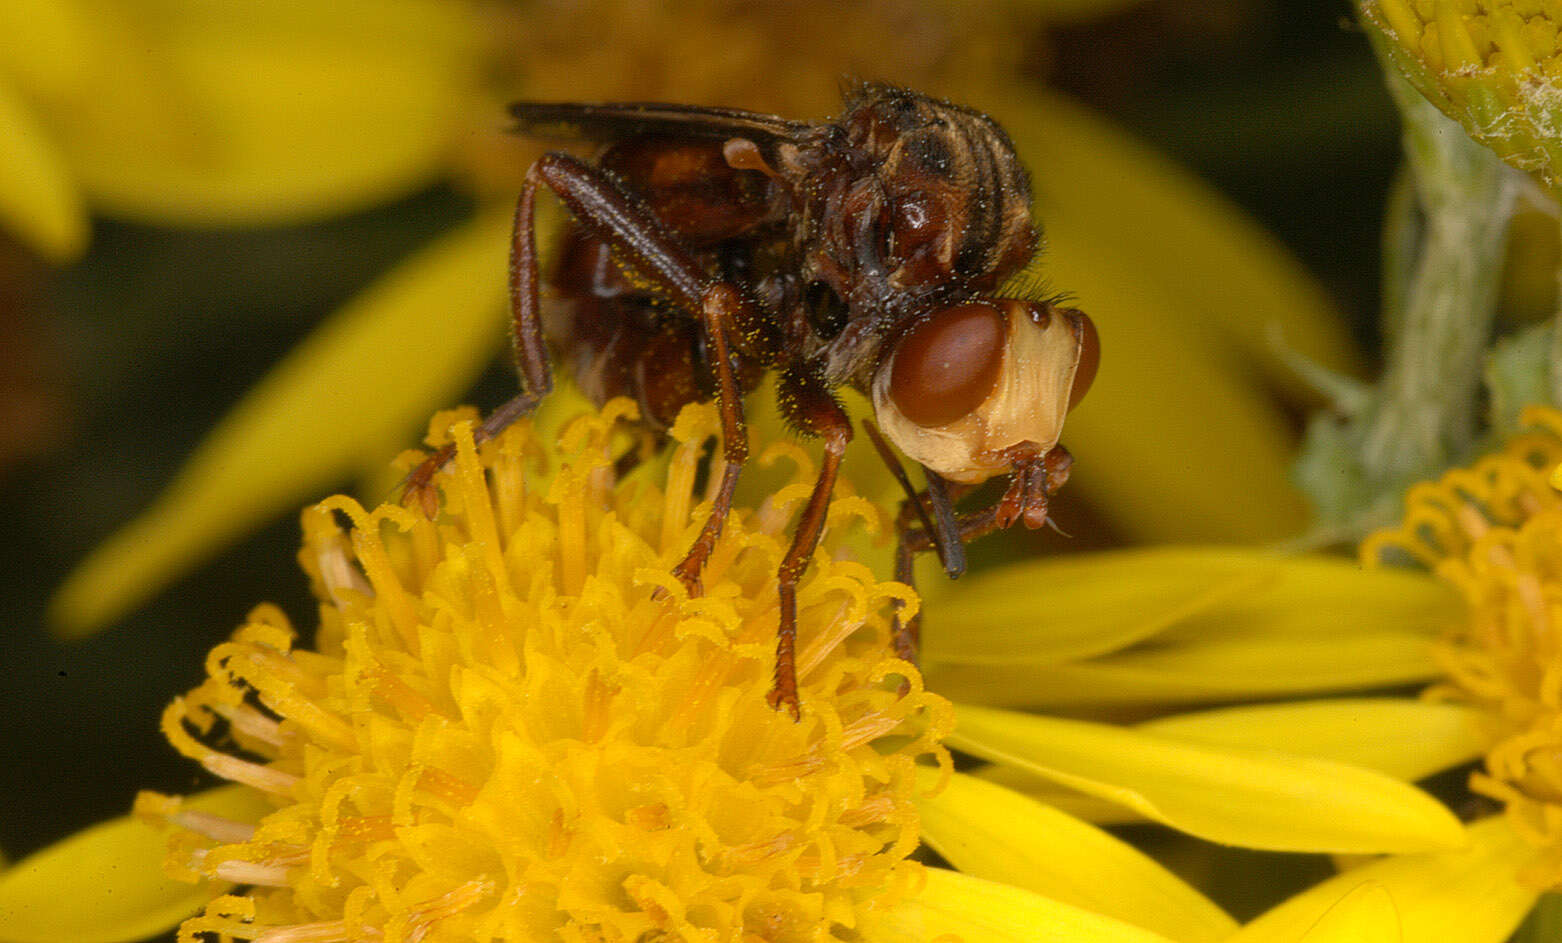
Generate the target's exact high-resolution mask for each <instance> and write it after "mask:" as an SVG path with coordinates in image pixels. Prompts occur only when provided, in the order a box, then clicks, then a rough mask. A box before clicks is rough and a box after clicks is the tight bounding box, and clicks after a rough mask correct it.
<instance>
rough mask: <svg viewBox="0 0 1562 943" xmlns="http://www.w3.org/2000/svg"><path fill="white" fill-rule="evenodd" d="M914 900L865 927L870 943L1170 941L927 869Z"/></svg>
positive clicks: (1032, 895)
mask: <svg viewBox="0 0 1562 943" xmlns="http://www.w3.org/2000/svg"><path fill="white" fill-rule="evenodd" d="M926 873H927V884H926V886H925V887H923V889H922V892H921V893H920V894H918V895H917V896H916V897H914V898H912V899H911V900H909V901H906V902H905V903H902V904H900V905H898V906H897V907H895V908H894V909H893V910H891V911H890V912H889V913H886V914H884V915H883V916H882V917H880V918H879V919H877V920H875V921H874V922H873V923H871V924H869V925H865V926H863V927H862V928H861V931H862V937H863V939H864V940H866V941H868V943H947V941H948V940H949V936H947V935H948V934H953V935H954V936H955V937H957V938H959V939H962V940H965V941H967V943H1166V937H1163V936H1160V935H1158V934H1155V933H1151V932H1150V931H1148V930H1143V929H1140V928H1139V927H1135V926H1133V925H1131V924H1127V923H1121V922H1119V921H1116V920H1113V919H1111V918H1110V917H1103V916H1101V915H1099V914H1094V913H1091V912H1090V911H1088V910H1080V909H1078V908H1076V907H1070V906H1069V905H1068V904H1062V903H1058V902H1057V901H1054V900H1049V899H1047V898H1045V897H1042V896H1041V895H1039V894H1035V893H1032V892H1030V891H1027V890H1023V889H1021V888H1018V887H1010V886H1009V885H1007V884H997V883H994V882H992V881H984V880H982V879H981V878H976V877H971V876H969V875H965V874H959V873H957V872H954V871H945V870H943V869H942V868H928V869H927V872H926Z"/></svg>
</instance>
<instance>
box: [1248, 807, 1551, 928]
mask: <svg viewBox="0 0 1562 943" xmlns="http://www.w3.org/2000/svg"><path fill="white" fill-rule="evenodd" d="M1467 834H1468V835H1469V837H1470V842H1469V845H1468V846H1467V847H1465V848H1462V849H1460V850H1458V851H1450V852H1441V853H1437V854H1425V855H1403V856H1397V857H1392V858H1385V859H1383V860H1381V861H1376V862H1373V863H1372V864H1368V865H1365V866H1363V867H1360V868H1356V869H1353V870H1351V871H1347V872H1345V873H1344V874H1341V875H1339V876H1337V877H1334V878H1331V879H1329V880H1327V881H1325V882H1323V883H1322V884H1319V885H1318V886H1317V887H1314V888H1311V889H1310V890H1307V891H1304V892H1303V893H1301V894H1298V895H1297V896H1295V897H1293V898H1291V899H1290V900H1288V901H1286V902H1285V903H1283V904H1281V905H1280V906H1278V907H1276V908H1274V909H1273V910H1271V911H1269V912H1268V913H1266V914H1264V915H1263V916H1261V917H1259V918H1258V919H1257V920H1254V921H1253V922H1252V923H1250V924H1248V925H1247V926H1245V927H1243V928H1242V930H1241V931H1239V932H1238V933H1237V934H1236V935H1235V936H1233V937H1232V938H1231V943H1282V941H1284V943H1290V941H1294V940H1298V939H1307V940H1309V943H1311V938H1310V937H1305V936H1304V935H1305V934H1306V933H1307V932H1308V930H1309V929H1310V928H1312V927H1313V926H1315V925H1316V924H1317V923H1318V922H1319V921H1320V919H1321V917H1322V915H1323V914H1325V913H1326V912H1327V911H1328V910H1329V908H1331V907H1333V906H1334V905H1335V904H1336V902H1338V901H1341V900H1342V899H1343V898H1345V897H1347V896H1348V895H1350V894H1352V893H1356V892H1357V889H1358V888H1361V887H1371V886H1376V887H1381V888H1383V889H1384V890H1386V891H1387V892H1388V894H1389V896H1390V897H1392V898H1393V906H1394V909H1395V910H1396V911H1397V912H1398V915H1399V921H1400V926H1401V932H1402V936H1401V939H1402V940H1403V941H1404V943H1499V941H1501V940H1505V939H1507V937H1508V934H1510V933H1512V932H1513V928H1514V927H1516V926H1518V924H1519V921H1520V920H1522V919H1523V918H1524V914H1525V912H1526V911H1528V910H1529V909H1530V907H1532V906H1534V904H1535V900H1536V898H1537V897H1538V896H1539V892H1538V891H1535V890H1532V889H1529V888H1526V887H1524V886H1523V885H1522V884H1520V882H1519V880H1518V878H1517V873H1518V871H1519V870H1520V869H1521V868H1523V867H1524V866H1525V863H1526V862H1528V861H1529V860H1531V859H1532V858H1533V857H1534V856H1535V853H1534V851H1533V850H1532V849H1531V848H1529V847H1528V846H1526V845H1525V844H1524V842H1523V841H1522V840H1521V839H1520V838H1519V837H1518V836H1517V835H1515V834H1514V833H1513V830H1512V829H1511V828H1509V827H1508V824H1507V823H1506V822H1505V821H1503V820H1501V819H1488V820H1486V821H1482V822H1478V823H1476V824H1474V825H1471V826H1470V827H1469V829H1468V830H1467ZM1356 919H1360V920H1363V921H1365V923H1364V924H1363V925H1364V926H1366V925H1380V924H1381V919H1382V918H1381V917H1380V916H1378V915H1376V914H1375V913H1373V912H1372V909H1371V908H1368V907H1362V908H1360V911H1359V912H1358V915H1357V917H1356ZM1335 939H1359V940H1363V941H1365V940H1369V939H1373V940H1375V939H1379V938H1371V937H1367V936H1364V935H1360V936H1356V937H1349V936H1337V937H1335ZM1390 939H1392V937H1391V938H1390Z"/></svg>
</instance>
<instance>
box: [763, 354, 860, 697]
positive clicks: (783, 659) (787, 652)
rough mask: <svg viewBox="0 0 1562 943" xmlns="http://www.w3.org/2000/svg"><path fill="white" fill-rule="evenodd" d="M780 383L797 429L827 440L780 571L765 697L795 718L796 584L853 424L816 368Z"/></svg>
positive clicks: (812, 545) (795, 373) (787, 376)
mask: <svg viewBox="0 0 1562 943" xmlns="http://www.w3.org/2000/svg"><path fill="white" fill-rule="evenodd" d="M780 384H781V402H782V404H783V406H784V408H785V410H786V418H787V419H788V420H789V421H790V422H791V423H792V425H793V426H795V427H796V428H797V429H798V431H800V432H803V433H805V434H807V435H813V436H820V437H822V438H823V439H824V460H823V461H821V462H820V463H819V477H818V478H816V479H815V480H814V490H813V492H812V493H811V494H810V495H809V496H808V505H807V506H806V507H804V508H803V514H802V517H801V518H799V519H798V522H797V531H796V532H795V533H794V534H793V535H792V545H791V547H789V548H788V549H787V552H786V556H785V557H783V558H782V559H781V566H780V568H779V570H778V571H777V572H776V589H777V596H778V601H779V608H780V615H779V618H778V621H777V624H776V676H775V685H774V686H773V687H772V688H771V689H770V693H769V694H768V695H767V696H766V698H765V700H766V701H768V702H769V703H770V706H771V707H774V708H777V709H780V708H783V707H784V708H785V709H786V712H787V713H788V714H791V715H792V719H793V720H798V719H800V718H801V717H802V709H801V707H800V706H799V704H798V700H797V583H798V580H800V579H801V578H802V575H803V572H804V571H805V570H806V569H807V568H808V561H809V560H811V559H812V558H813V555H814V550H815V549H816V548H817V547H818V546H819V537H820V535H822V534H823V533H824V522H825V518H826V517H827V516H828V515H829V511H830V493H831V492H832V491H834V489H835V478H836V475H837V473H838V472H839V471H840V467H841V458H842V457H843V456H845V454H846V445H847V443H849V442H851V438H852V426H851V420H850V419H849V418H848V417H847V415H846V410H844V409H842V408H841V404H840V403H839V402H837V401H836V399H835V397H834V396H832V395H831V394H830V391H829V389H828V388H826V387H825V385H824V381H823V380H822V379H821V378H820V376H819V375H818V373H817V372H815V371H813V370H810V369H807V368H798V369H792V370H788V371H786V372H785V373H783V374H782V375H781V380H780Z"/></svg>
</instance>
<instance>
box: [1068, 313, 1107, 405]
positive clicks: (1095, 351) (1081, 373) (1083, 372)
mask: <svg viewBox="0 0 1562 943" xmlns="http://www.w3.org/2000/svg"><path fill="white" fill-rule="evenodd" d="M1067 314H1068V315H1069V319H1070V320H1071V321H1073V322H1074V327H1075V329H1077V330H1078V331H1079V366H1078V367H1077V368H1076V369H1075V370H1074V385H1073V386H1071V387H1069V390H1068V408H1069V409H1073V408H1074V407H1075V406H1078V405H1079V401H1080V400H1082V399H1084V398H1085V394H1086V393H1088V392H1090V384H1091V383H1093V382H1095V379H1096V368H1097V367H1099V366H1100V365H1101V335H1099V334H1097V333H1096V323H1095V322H1094V321H1092V320H1090V316H1089V315H1087V314H1085V312H1083V311H1069V312H1067Z"/></svg>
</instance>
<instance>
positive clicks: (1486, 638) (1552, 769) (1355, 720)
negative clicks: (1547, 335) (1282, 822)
mask: <svg viewBox="0 0 1562 943" xmlns="http://www.w3.org/2000/svg"><path fill="white" fill-rule="evenodd" d="M1523 422H1524V423H1525V425H1526V426H1527V427H1528V428H1529V431H1527V432H1524V433H1522V434H1520V435H1517V436H1515V437H1513V438H1512V439H1511V440H1510V441H1509V442H1507V443H1506V445H1505V446H1504V447H1503V448H1502V449H1501V450H1500V451H1498V452H1496V453H1494V454H1491V455H1488V456H1486V457H1484V458H1482V459H1480V460H1479V461H1477V462H1476V463H1474V464H1473V465H1471V466H1469V467H1466V468H1458V469H1455V470H1453V471H1450V472H1448V473H1447V474H1446V475H1444V476H1443V477H1442V478H1441V479H1440V480H1438V481H1436V482H1427V483H1423V484H1420V485H1417V486H1416V487H1414V488H1412V489H1411V490H1410V492H1409V494H1408V495H1407V497H1406V512H1405V516H1404V520H1403V522H1402V523H1401V524H1400V525H1399V526H1397V527H1395V528H1393V529H1391V530H1385V531H1381V532H1379V533H1377V534H1374V535H1373V536H1371V537H1370V538H1368V539H1367V540H1366V541H1364V542H1363V544H1362V547H1361V557H1362V560H1363V562H1364V563H1365V564H1366V565H1367V566H1368V567H1370V568H1371V570H1370V572H1374V573H1379V574H1384V573H1387V572H1389V571H1390V570H1389V568H1388V567H1386V566H1385V565H1386V564H1387V565H1392V564H1400V565H1403V564H1406V563H1413V564H1416V565H1419V566H1423V567H1425V568H1427V569H1429V570H1431V571H1432V572H1433V573H1434V574H1435V575H1436V578H1437V579H1438V580H1439V581H1440V582H1442V583H1443V584H1445V585H1446V586H1448V587H1450V588H1452V589H1453V590H1455V591H1456V592H1457V594H1458V596H1459V597H1460V598H1462V601H1463V605H1462V606H1458V605H1457V604H1455V605H1454V606H1452V607H1451V612H1450V618H1448V619H1447V620H1446V622H1447V625H1446V628H1445V630H1444V632H1442V633H1441V634H1440V637H1439V638H1438V639H1437V641H1436V642H1435V645H1434V646H1433V647H1432V649H1431V655H1432V656H1433V657H1434V658H1435V660H1436V665H1437V668H1438V674H1439V675H1441V680H1440V681H1438V683H1436V684H1434V685H1432V686H1431V687H1430V688H1428V689H1427V691H1426V694H1425V696H1424V697H1423V698H1421V699H1420V700H1419V701H1401V702H1398V704H1397V706H1396V707H1395V708H1394V711H1397V712H1398V713H1399V715H1400V716H1399V718H1398V720H1397V721H1396V720H1395V718H1394V717H1393V716H1392V714H1391V713H1390V712H1387V711H1382V710H1381V708H1380V709H1378V710H1374V711H1371V712H1368V711H1363V710H1359V709H1355V708H1353V707H1352V706H1351V705H1350V704H1349V702H1346V701H1340V702H1335V703H1334V706H1335V708H1336V709H1338V710H1341V711H1342V712H1344V713H1345V715H1346V716H1349V717H1350V721H1351V733H1352V736H1353V737H1354V738H1355V740H1356V741H1357V745H1355V746H1353V747H1352V748H1351V753H1352V754H1354V761H1355V762H1357V763H1362V764H1364V765H1376V766H1379V767H1380V768H1383V767H1385V766H1387V765H1389V764H1388V763H1385V761H1386V760H1388V758H1389V755H1390V754H1391V753H1393V752H1402V753H1403V754H1404V755H1403V756H1402V757H1401V758H1400V759H1399V760H1394V761H1391V762H1392V763H1393V765H1395V766H1397V767H1398V769H1397V772H1396V775H1398V776H1401V777H1403V778H1406V779H1414V778H1419V777H1421V776H1425V775H1427V774H1429V773H1432V772H1435V771H1438V770H1441V769H1449V768H1455V767H1457V766H1459V765H1462V764H1464V763H1468V762H1470V761H1472V760H1479V761H1480V763H1481V768H1480V769H1479V770H1478V771H1477V772H1475V773H1473V774H1471V776H1470V777H1469V788H1470V790H1471V792H1473V793H1474V794H1475V796H1476V798H1475V799H1474V801H1473V802H1471V803H1469V805H1470V807H1471V808H1472V809H1483V808H1489V809H1494V808H1495V807H1498V806H1500V808H1501V814H1486V815H1484V816H1482V817H1480V818H1478V819H1477V820H1476V821H1475V822H1473V823H1472V824H1471V825H1470V826H1469V827H1468V828H1467V829H1466V834H1467V836H1468V841H1467V843H1466V844H1465V846H1464V847H1463V848H1459V849H1455V850H1449V851H1434V852H1427V853H1421V854H1401V855H1393V856H1389V857H1385V858H1382V859H1379V860H1376V861H1372V862H1369V863H1365V864H1361V865H1359V866H1356V867H1346V868H1345V869H1344V870H1343V871H1342V872H1341V873H1340V874H1339V875H1337V876H1336V877H1334V878H1332V879H1330V880H1327V881H1325V882H1323V883H1321V884H1319V885H1317V886H1315V887H1313V888H1310V889H1308V890H1307V891H1304V892H1303V893H1300V894H1298V895H1296V896H1294V897H1292V898H1291V899H1289V900H1286V901H1284V902H1282V903H1280V904H1278V905H1277V906H1275V907H1274V908H1273V909H1271V910H1269V911H1268V912H1267V913H1265V914H1263V915H1262V916H1261V917H1259V918H1258V919H1256V920H1254V921H1253V922H1252V923H1250V924H1248V925H1247V926H1245V927H1244V928H1243V930H1242V932H1241V933H1239V934H1237V935H1236V936H1234V937H1233V938H1232V939H1233V940H1234V941H1238V943H1280V941H1299V940H1306V941H1312V943H1321V941H1325V940H1379V939H1388V940H1403V941H1405V943H1415V941H1426V943H1432V941H1453V943H1482V941H1497V940H1504V939H1507V938H1508V937H1509V935H1510V934H1511V933H1512V932H1513V930H1514V928H1515V927H1517V926H1518V925H1519V923H1520V921H1521V920H1523V919H1524V917H1525V915H1526V913H1528V912H1530V911H1531V910H1532V909H1533V908H1535V906H1536V903H1537V901H1538V900H1542V899H1543V898H1542V896H1541V895H1542V894H1543V893H1546V892H1555V891H1557V890H1558V889H1562V789H1559V778H1558V767H1557V757H1558V755H1559V745H1562V744H1559V738H1562V733H1559V731H1562V684H1559V680H1562V659H1559V657H1558V656H1559V652H1558V648H1557V643H1556V639H1555V632H1554V630H1553V629H1554V626H1555V624H1556V620H1557V618H1558V616H1559V614H1562V609H1559V606H1562V602H1559V600H1562V495H1559V494H1558V492H1557V490H1556V487H1555V485H1557V484H1562V472H1559V471H1558V468H1559V465H1562V413H1559V412H1558V411H1556V410H1554V409H1551V408H1538V407H1537V408H1531V409H1529V410H1527V411H1526V412H1525V414H1524V417H1523ZM1403 615H1404V614H1403V613H1399V614H1395V613H1392V612H1390V611H1389V610H1387V609H1386V608H1382V607H1378V611H1376V612H1374V611H1373V607H1368V606H1364V607H1362V610H1361V612H1360V617H1361V619H1362V620H1363V625H1364V626H1365V627H1367V628H1369V629H1370V628H1372V627H1374V625H1381V624H1383V623H1391V622H1393V621H1396V620H1398V619H1402V617H1403ZM1321 703H1327V702H1321ZM1286 709H1288V708H1285V707H1280V708H1268V709H1267V710H1269V711H1274V710H1286ZM1259 710H1260V709H1256V708H1234V709H1230V710H1228V711H1224V712H1219V713H1223V714H1224V715H1225V718H1224V719H1225V720H1226V721H1227V724H1228V727H1227V732H1228V733H1235V734H1237V735H1238V736H1241V737H1243V738H1245V739H1248V740H1250V741H1256V740H1258V739H1259V738H1267V739H1268V740H1269V742H1271V743H1274V744H1287V745H1288V748H1291V749H1298V750H1299V751H1300V752H1305V753H1310V754H1313V755H1319V754H1328V753H1331V752H1332V753H1335V754H1336V755H1341V754H1342V753H1343V751H1340V750H1338V749H1337V748H1333V747H1328V746H1325V745H1322V744H1320V743H1318V742H1316V741H1312V740H1310V737H1311V736H1313V735H1312V734H1308V733H1303V732H1300V731H1295V730H1291V729H1288V728H1285V727H1282V726H1276V725H1273V724H1272V723H1271V724H1269V725H1268V729H1267V730H1262V731H1261V730H1259V729H1257V721H1258V720H1259V716H1258V715H1259ZM1309 712H1310V713H1314V714H1316V713H1317V712H1318V711H1317V709H1316V708H1313V709H1310V711H1309ZM1439 715H1441V717H1442V718H1443V720H1442V722H1441V725H1440V728H1441V729H1439V725H1438V724H1437V723H1436V722H1435V721H1434V718H1435V717H1437V716H1439ZM1159 723H1161V724H1162V725H1163V729H1164V725H1165V724H1170V725H1172V729H1176V728H1178V727H1181V728H1182V729H1183V730H1184V731H1185V732H1188V731H1191V732H1195V733H1197V732H1198V731H1199V729H1200V728H1201V727H1202V728H1204V729H1206V730H1207V729H1210V728H1209V725H1208V723H1207V722H1205V721H1203V720H1202V719H1200V718H1197V717H1195V718H1192V719H1191V723H1190V722H1189V720H1188V719H1182V718H1170V719H1168V720H1167V721H1163V722H1159ZM1250 724H1251V725H1253V726H1251V727H1249V726H1248V725H1250ZM1241 728H1246V730H1245V732H1242V733H1238V731H1239V729H1241ZM1298 735H1299V736H1298ZM1374 753H1376V754H1377V757H1376V758H1374V756H1373V754H1374ZM1411 754H1418V755H1419V761H1418V762H1416V763H1415V764H1407V762H1406V761H1407V760H1409V758H1410V755H1411ZM1537 919H1540V920H1544V919H1554V911H1553V913H1552V916H1551V918H1544V917H1540V918H1537ZM1537 932H1540V931H1537ZM1534 938H1535V939H1549V938H1551V937H1548V936H1543V935H1542V936H1535V937H1534Z"/></svg>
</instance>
